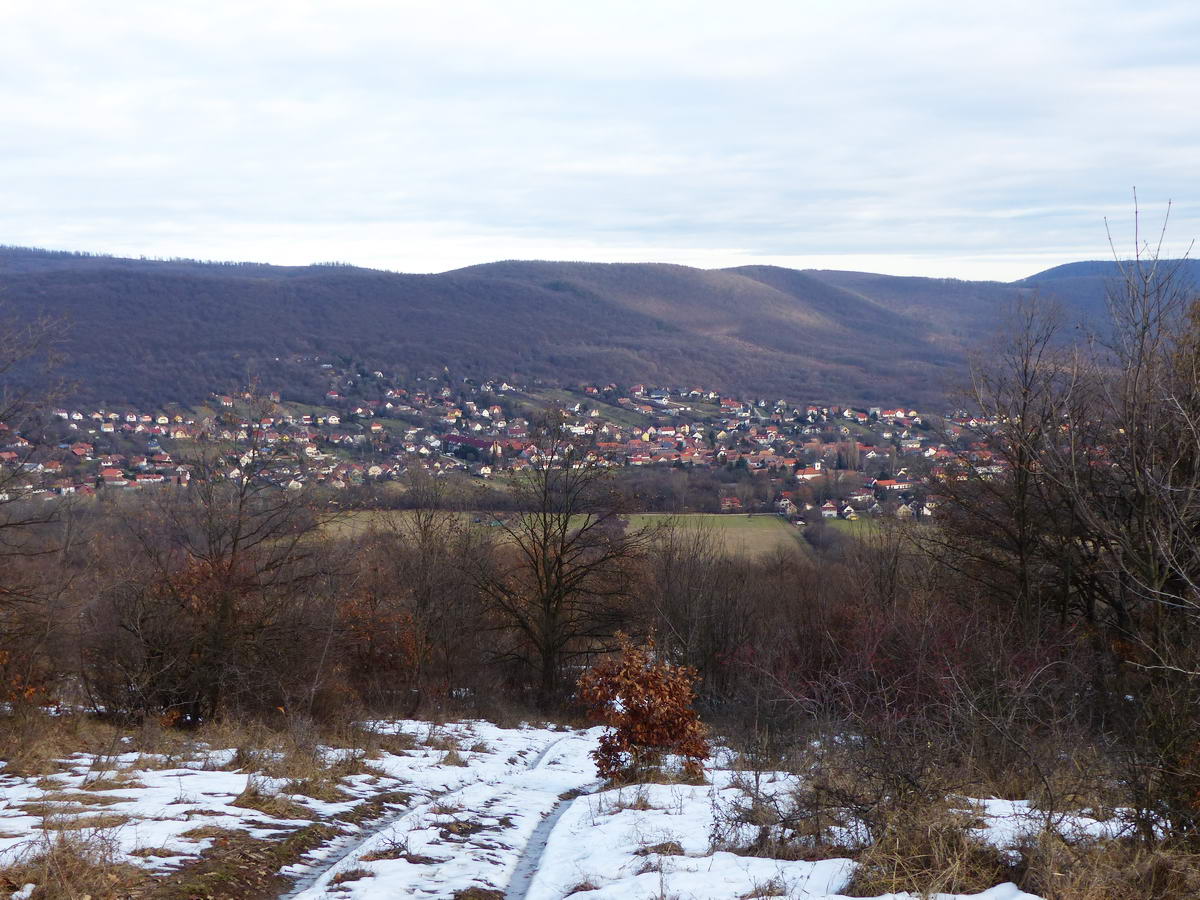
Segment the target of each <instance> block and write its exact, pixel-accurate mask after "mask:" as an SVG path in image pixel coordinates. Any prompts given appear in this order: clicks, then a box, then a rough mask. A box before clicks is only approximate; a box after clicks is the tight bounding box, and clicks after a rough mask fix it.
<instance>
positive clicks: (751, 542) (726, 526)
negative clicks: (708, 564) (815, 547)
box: [629, 513, 808, 556]
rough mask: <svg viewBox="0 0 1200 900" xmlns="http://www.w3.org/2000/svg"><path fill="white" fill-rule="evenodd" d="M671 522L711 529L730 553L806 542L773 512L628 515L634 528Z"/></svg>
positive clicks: (802, 547)
mask: <svg viewBox="0 0 1200 900" xmlns="http://www.w3.org/2000/svg"><path fill="white" fill-rule="evenodd" d="M666 523H673V524H674V525H675V526H676V527H679V528H689V529H699V530H702V531H707V532H711V533H712V535H713V536H714V539H715V540H717V541H718V546H720V547H721V548H723V549H724V550H726V551H727V552H729V553H736V554H745V555H749V556H758V555H760V554H763V553H772V552H774V551H775V550H785V551H788V550H791V551H795V550H800V551H802V552H807V546H808V545H807V544H805V542H804V537H803V534H802V532H801V531H800V529H799V528H796V527H795V526H794V525H789V524H788V523H787V522H786V521H784V520H783V519H781V518H780V517H779V516H776V515H773V514H769V513H766V514H759V515H752V516H749V515H738V514H730V515H718V514H715V513H687V514H684V515H677V516H673V515H668V514H666V513H640V514H636V515H632V516H630V517H629V524H630V526H631V527H633V528H639V527H641V526H643V525H655V524H666Z"/></svg>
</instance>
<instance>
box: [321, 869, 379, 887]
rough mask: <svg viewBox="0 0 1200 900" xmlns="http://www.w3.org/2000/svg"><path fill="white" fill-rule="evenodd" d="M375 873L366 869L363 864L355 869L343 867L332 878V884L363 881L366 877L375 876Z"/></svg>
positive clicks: (330, 881) (330, 880)
mask: <svg viewBox="0 0 1200 900" xmlns="http://www.w3.org/2000/svg"><path fill="white" fill-rule="evenodd" d="M374 877H375V873H374V872H372V871H371V870H370V869H364V868H362V867H361V866H360V867H358V868H355V869H343V870H342V871H341V872H338V873H337V874H336V875H334V876H333V877H332V878H331V879H329V883H330V884H345V883H346V882H347V881H361V880H362V879H364V878H374Z"/></svg>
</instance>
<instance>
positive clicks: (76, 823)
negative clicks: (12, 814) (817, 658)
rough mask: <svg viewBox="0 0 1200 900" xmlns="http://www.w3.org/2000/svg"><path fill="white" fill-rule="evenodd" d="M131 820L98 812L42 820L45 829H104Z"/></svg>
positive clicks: (114, 814)
mask: <svg viewBox="0 0 1200 900" xmlns="http://www.w3.org/2000/svg"><path fill="white" fill-rule="evenodd" d="M128 821H129V816H121V815H117V814H116V813H97V814H96V815H92V816H76V817H73V818H67V817H61V818H60V817H52V818H49V819H46V820H45V821H43V822H42V830H43V831H103V830H104V829H107V828H116V827H118V826H120V825H124V824H125V823H126V822H128Z"/></svg>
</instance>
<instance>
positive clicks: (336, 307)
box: [0, 247, 1191, 405]
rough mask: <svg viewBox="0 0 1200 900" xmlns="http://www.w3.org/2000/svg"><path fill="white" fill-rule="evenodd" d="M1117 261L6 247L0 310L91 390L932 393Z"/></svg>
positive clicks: (930, 396) (1097, 287) (884, 398)
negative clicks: (952, 266) (331, 383)
mask: <svg viewBox="0 0 1200 900" xmlns="http://www.w3.org/2000/svg"><path fill="white" fill-rule="evenodd" d="M1104 265H1105V264H1102V263H1090V262H1088V263H1073V264H1069V265H1067V266H1057V267H1055V268H1053V269H1049V270H1047V271H1046V272H1041V273H1038V274H1037V275H1033V276H1030V277H1029V278H1026V279H1023V280H1022V281H1020V282H1015V283H1013V284H1003V283H999V282H971V281H958V280H954V279H937V278H912V277H895V276H888V275H874V274H870V273H863V272H840V271H826V270H805V271H800V270H794V269H786V268H780V267H776V266H741V267H737V268H732V269H696V268H690V267H688V266H679V265H668V264H659V263H573V262H551V261H540V262H528V261H518V260H510V261H506V262H496V263H487V264H483V265H477V266H470V267H467V268H463V269H457V270H453V271H450V272H444V273H441V274H437V275H406V274H399V273H392V272H382V271H378V270H372V269H364V268H358V267H354V266H347V265H341V264H326V265H315V266H272V265H267V264H261V263H212V262H199V261H195V260H141V259H122V258H117V257H108V256H93V255H88V254H76V253H62V252H54V251H43V250H35V249H29V248H19V247H3V248H0V302H3V303H4V304H5V306H7V308H8V309H9V310H10V311H12V312H15V313H16V314H18V315H27V316H32V315H35V314H38V313H39V312H43V311H50V312H54V313H57V314H61V315H63V316H64V317H65V318H66V319H67V320H68V322H69V327H68V328H67V329H66V331H65V333H64V336H63V350H64V352H65V355H66V359H67V360H68V362H67V364H66V365H65V367H64V370H65V371H64V374H65V375H67V376H68V377H69V378H71V379H72V380H73V381H74V382H75V384H76V389H75V394H76V396H75V399H76V400H78V401H80V402H83V401H88V402H101V401H103V402H109V403H119V402H131V403H139V404H143V405H153V404H161V403H165V402H168V401H183V402H195V401H198V400H201V399H203V398H204V397H206V396H208V394H209V392H211V391H213V390H231V389H233V388H235V387H237V386H238V385H240V384H243V383H245V382H246V380H247V379H248V378H251V377H255V376H261V377H262V378H263V380H264V382H265V381H271V382H272V383H273V384H274V386H277V387H282V388H284V389H285V390H287V391H290V392H291V393H292V395H293V396H294V397H298V398H302V397H306V396H311V397H313V398H314V399H315V398H318V397H319V396H320V395H321V393H323V391H324V389H325V387H324V386H323V384H322V383H321V382H320V380H319V379H318V378H314V377H313V376H312V374H311V373H310V372H309V371H308V370H307V369H305V368H304V367H303V366H296V365H292V364H290V363H289V360H291V359H292V358H293V357H295V356H297V355H307V356H310V357H311V356H314V355H316V356H321V355H324V356H328V357H333V356H337V357H340V358H343V359H346V360H350V361H355V362H360V363H361V364H362V365H363V366H364V367H368V368H370V369H374V368H386V369H387V370H389V371H391V372H400V373H407V374H412V375H425V374H430V373H432V372H440V371H442V369H443V367H447V368H449V369H450V370H451V371H452V373H453V374H455V375H461V376H463V377H504V378H512V379H517V380H518V381H525V380H530V379H542V380H543V381H545V382H547V383H558V384H579V383H585V382H596V381H601V382H608V381H617V382H619V383H620V382H624V383H631V382H636V381H642V382H648V383H652V384H661V385H674V386H682V385H687V386H705V387H709V388H713V389H716V390H720V391H724V392H728V393H737V394H741V395H751V396H763V397H768V396H769V397H777V396H786V397H791V398H796V399H813V400H828V401H831V402H835V401H843V402H852V403H860V404H867V403H898V402H905V403H918V402H925V403H937V402H940V400H941V398H942V396H943V394H944V392H945V390H946V389H947V388H948V387H951V386H953V385H955V384H956V383H958V382H959V381H960V379H961V377H962V375H963V369H964V353H965V351H966V349H967V348H968V347H969V346H971V345H972V344H973V343H975V342H977V341H978V340H979V339H981V338H982V337H984V336H986V335H987V333H988V332H989V331H991V330H992V329H993V328H994V327H995V325H996V323H997V321H998V317H999V315H1000V313H1001V312H1002V311H1003V310H1004V309H1005V308H1006V307H1007V306H1008V305H1009V304H1011V303H1012V302H1013V301H1014V300H1016V299H1017V298H1018V297H1020V296H1023V295H1026V294H1028V293H1030V292H1033V291H1035V290H1036V291H1038V292H1041V293H1051V294H1053V295H1055V296H1059V297H1060V299H1062V300H1063V302H1064V303H1065V304H1067V305H1068V306H1069V307H1070V308H1072V309H1073V310H1074V311H1075V312H1077V313H1079V314H1080V315H1088V314H1091V313H1092V312H1094V311H1095V309H1097V308H1099V307H1100V306H1102V305H1103V298H1104V283H1105V278H1106V270H1105V268H1104ZM1110 265H1111V264H1110ZM1189 271H1191V269H1189ZM277 358H278V361H277ZM280 382H282V383H280Z"/></svg>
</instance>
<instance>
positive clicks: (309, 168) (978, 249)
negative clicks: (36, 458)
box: [0, 0, 1200, 280]
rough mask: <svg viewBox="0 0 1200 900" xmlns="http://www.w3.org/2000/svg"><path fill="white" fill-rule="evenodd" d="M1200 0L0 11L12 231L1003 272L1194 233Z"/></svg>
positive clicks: (250, 253)
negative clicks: (1135, 219) (1156, 224)
mask: <svg viewBox="0 0 1200 900" xmlns="http://www.w3.org/2000/svg"><path fill="white" fill-rule="evenodd" d="M1197 47H1200V3H1196V2H1195V0H1190V2H1179V3H1170V2H1164V3H1151V2H1146V0H1142V2H1137V3H1134V2H1128V3H1112V2H1104V0H1088V2H1080V3H1074V2H1059V0H1055V2H1052V3H1046V2H1044V0H1043V2H1036V3H1027V4H1026V3H1018V2H1006V3H991V4H983V3H971V2H967V3H963V2H961V0H957V2H947V3H929V2H919V0H917V2H914V0H904V2H895V3H884V2H870V3H867V2H862V3H856V2H849V0H839V2H818V0H790V2H780V3H768V2H753V0H742V2H738V3H731V2H729V0H721V2H712V3H708V2H695V0H692V2H667V0H637V2H622V0H556V2H545V3H538V2H525V0H491V2H462V0H422V2H413V3H409V2H402V0H378V2H359V0H336V2H334V0H329V2H321V3H314V2H303V0H288V2H280V3H256V2H253V0H230V2H226V0H203V2H195V3H191V2H174V0H172V2H165V3H164V2H162V0H155V2H149V3H144V4H143V3H139V2H133V0H120V2H118V3H104V4H102V3H96V2H94V0H86V2H72V3H60V2H54V0H49V2H45V0H40V2H27V0H8V2H4V3H2V4H0V86H2V90H0V200H2V203H0V243H6V244H23V245H34V246H42V247H52V248H62V249H78V250H92V251H102V252H112V253H119V254H122V255H148V256H189V257H199V258H206V259H239V260H258V261H266V262H276V263H308V262H314V261H326V260H339V261H347V262H352V263H356V264H360V265H369V266H376V267H380V268H387V269H394V270H400V271H410V272H429V271H442V270H445V269H450V268H455V267H458V266H462V265H469V264H472V263H477V262H486V261H490V260H495V259H508V258H539V259H586V260H601V261H614V260H630V261H645V260H661V261H667V262H680V263H686V264H690V265H698V266H704V267H715V266H726V265H738V264H743V263H763V262H770V263H777V264H781V265H790V266H796V267H822V268H855V269H867V270H871V271H879V272H888V273H894V274H921V275H937V276H955V277H962V278H998V279H1004V280H1008V279H1012V278H1018V277H1021V276H1024V275H1027V274H1032V273H1033V272H1035V271H1037V270H1040V269H1043V268H1046V267H1048V266H1051V265H1056V264H1058V263H1061V262H1067V261H1070V260H1073V259H1082V258H1093V259H1094V258H1104V257H1105V256H1106V255H1107V254H1108V252H1109V251H1108V247H1107V243H1106V238H1105V229H1104V217H1105V216H1108V217H1109V218H1110V219H1112V220H1113V222H1114V231H1115V237H1116V238H1117V239H1118V240H1119V241H1121V242H1123V243H1124V242H1126V241H1127V240H1128V232H1129V230H1130V229H1129V225H1130V222H1131V219H1132V215H1131V212H1132V202H1131V189H1132V187H1133V186H1135V185H1136V186H1137V189H1138V194H1139V197H1140V200H1141V205H1142V207H1143V210H1144V212H1145V213H1146V214H1147V216H1148V217H1151V218H1155V219H1157V218H1159V217H1160V216H1161V213H1162V211H1163V209H1164V207H1165V203H1166V201H1167V200H1168V199H1173V200H1174V201H1175V209H1174V212H1173V214H1172V227H1171V229H1170V233H1169V237H1170V241H1169V246H1170V248H1171V249H1173V250H1177V249H1182V248H1184V247H1186V245H1187V242H1188V241H1189V240H1190V239H1191V238H1192V237H1194V236H1196V235H1198V234H1200V114H1198V112H1197V98H1198V96H1200V91H1198V88H1200V53H1198V52H1197Z"/></svg>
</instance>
